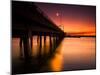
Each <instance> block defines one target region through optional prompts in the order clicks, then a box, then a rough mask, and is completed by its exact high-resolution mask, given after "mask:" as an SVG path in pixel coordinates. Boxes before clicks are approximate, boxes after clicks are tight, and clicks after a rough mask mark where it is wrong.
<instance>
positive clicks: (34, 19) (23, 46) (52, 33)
mask: <svg viewBox="0 0 100 75" xmlns="http://www.w3.org/2000/svg"><path fill="white" fill-rule="evenodd" d="M33 36H38V39H37V41H39V45H40V49H39V50H40V52H41V46H42V36H44V44H45V42H46V37H47V36H49V40H50V47H52V41H51V37H53V39H54V40H53V42H55V43H58V41H59V40H61V39H62V38H63V37H64V32H63V31H62V30H61V29H60V28H59V27H57V26H56V25H55V24H54V23H53V22H52V21H51V20H50V19H49V18H48V16H46V15H45V14H44V13H43V12H42V11H41V10H40V9H39V8H38V7H37V6H36V5H35V4H34V3H30V2H21V1H20V2H18V1H12V37H19V38H20V50H21V52H20V53H21V56H23V57H24V58H25V59H27V60H28V59H29V58H30V57H31V50H32V41H33V38H32V37H33ZM22 50H23V51H22ZM51 50H52V49H51ZM51 52H52V51H51Z"/></svg>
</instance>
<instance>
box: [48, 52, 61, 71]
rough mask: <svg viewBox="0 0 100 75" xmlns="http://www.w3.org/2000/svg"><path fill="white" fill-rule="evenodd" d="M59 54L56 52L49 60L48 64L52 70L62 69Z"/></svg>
mask: <svg viewBox="0 0 100 75" xmlns="http://www.w3.org/2000/svg"><path fill="white" fill-rule="evenodd" d="M61 59H62V58H61V56H60V55H59V54H56V55H55V57H54V59H52V60H51V62H50V66H51V70H52V71H61V69H62V65H61V64H62V61H61Z"/></svg>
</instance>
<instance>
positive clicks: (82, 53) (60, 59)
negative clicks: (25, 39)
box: [12, 37, 96, 72]
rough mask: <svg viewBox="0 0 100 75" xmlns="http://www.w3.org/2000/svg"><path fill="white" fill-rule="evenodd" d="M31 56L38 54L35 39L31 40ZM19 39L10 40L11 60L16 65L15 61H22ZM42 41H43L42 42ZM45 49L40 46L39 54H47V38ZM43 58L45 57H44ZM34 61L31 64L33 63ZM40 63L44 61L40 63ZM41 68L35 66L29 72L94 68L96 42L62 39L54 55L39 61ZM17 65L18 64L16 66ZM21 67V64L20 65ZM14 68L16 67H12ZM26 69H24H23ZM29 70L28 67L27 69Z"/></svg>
mask: <svg viewBox="0 0 100 75" xmlns="http://www.w3.org/2000/svg"><path fill="white" fill-rule="evenodd" d="M33 39H34V40H33V47H32V56H33V57H36V56H37V54H38V51H37V50H38V43H37V40H36V39H37V37H34V38H33ZM19 40H20V39H19V38H13V39H12V60H13V61H14V63H12V64H17V61H22V60H21V59H19V57H20V48H19ZM42 41H43V40H42ZM46 42H47V43H46V47H45V49H44V47H43V46H44V44H43V45H42V51H41V54H42V55H44V53H45V54H46V53H49V52H50V51H49V50H50V45H49V39H48V38H47V41H46ZM44 57H45V56H44ZM35 61H36V60H35V59H34V60H33V63H35ZM42 61H44V62H43V63H44V64H43V63H42ZM40 63H42V67H39V66H37V65H35V67H34V66H33V67H34V68H31V69H32V70H31V71H29V72H47V71H69V70H84V69H95V68H96V40H95V38H93V37H82V38H64V39H63V40H62V42H61V43H60V44H59V46H58V47H57V48H56V50H55V52H54V54H53V55H52V57H51V58H50V59H48V60H47V62H45V60H44V59H42V60H41V61H39V64H40ZM17 65H18V64H17ZM20 65H21V64H20ZM14 68H16V67H14ZM25 68H26V67H25ZM28 68H30V67H28ZM29 70H30V69H29Z"/></svg>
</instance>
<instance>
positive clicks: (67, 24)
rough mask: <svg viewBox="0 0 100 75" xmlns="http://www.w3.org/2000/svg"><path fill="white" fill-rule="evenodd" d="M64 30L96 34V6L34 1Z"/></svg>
mask: <svg viewBox="0 0 100 75" xmlns="http://www.w3.org/2000/svg"><path fill="white" fill-rule="evenodd" d="M36 5H37V6H38V7H39V8H40V9H41V10H42V11H43V12H44V13H45V14H46V15H47V16H48V17H49V18H50V19H51V20H52V21H53V22H54V23H55V24H56V25H57V26H59V27H60V28H61V29H62V30H64V32H66V33H78V34H79V33H80V34H83V33H84V34H85V33H86V35H96V6H86V5H69V4H54V3H52V4H51V3H36Z"/></svg>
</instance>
